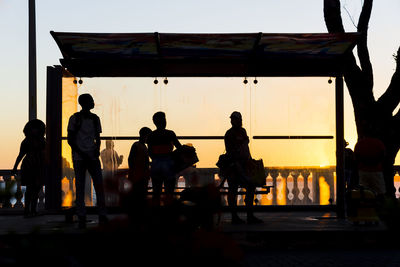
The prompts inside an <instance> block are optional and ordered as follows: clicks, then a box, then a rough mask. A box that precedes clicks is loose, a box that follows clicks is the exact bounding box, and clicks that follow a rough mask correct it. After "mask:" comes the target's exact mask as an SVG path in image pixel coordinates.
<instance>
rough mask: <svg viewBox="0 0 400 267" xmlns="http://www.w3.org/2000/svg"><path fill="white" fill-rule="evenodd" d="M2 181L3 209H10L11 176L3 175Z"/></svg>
mask: <svg viewBox="0 0 400 267" xmlns="http://www.w3.org/2000/svg"><path fill="white" fill-rule="evenodd" d="M3 180H4V185H5V186H4V199H3V208H12V205H11V196H12V194H11V189H12V188H11V187H12V181H11V176H10V175H3Z"/></svg>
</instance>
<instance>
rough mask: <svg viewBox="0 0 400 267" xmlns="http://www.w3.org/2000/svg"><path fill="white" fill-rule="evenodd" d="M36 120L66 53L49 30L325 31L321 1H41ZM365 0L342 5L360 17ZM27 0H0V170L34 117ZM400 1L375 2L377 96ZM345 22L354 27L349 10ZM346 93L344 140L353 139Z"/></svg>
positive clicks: (388, 70) (393, 44)
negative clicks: (50, 73)
mask: <svg viewBox="0 0 400 267" xmlns="http://www.w3.org/2000/svg"><path fill="white" fill-rule="evenodd" d="M36 2H37V5H36V10H37V56H38V62H37V67H38V117H39V118H41V119H43V120H44V119H45V88H46V66H48V65H57V64H59V58H60V57H61V54H60V52H59V50H58V47H57V46H56V44H55V42H54V41H53V39H52V38H51V36H50V34H49V31H51V30H54V31H76V32H154V31H158V32H260V31H261V32H274V33H277V32H326V28H325V24H324V20H323V11H322V10H323V6H322V3H323V1H322V0H307V1H298V0H279V1H278V0H258V1H251V0H250V1H239V0H229V1H226V0H214V1H209V0H203V1H187V0H186V1H183V0H182V1H178V0H170V1H164V0H160V1H150V0H147V1H128V0H114V1H105V0H79V1H78V0H70V1H61V0H37V1H36ZM361 2H362V1H360V0H345V1H342V4H344V5H345V6H346V8H347V9H348V11H349V12H350V13H351V15H353V16H354V17H355V19H357V18H358V13H359V11H360V3H361ZM27 6H28V1H27V0H0V34H1V42H0V79H1V81H2V86H1V91H0V99H1V100H2V101H1V106H0V111H1V114H2V115H1V117H0V123H1V125H3V128H2V131H1V132H0V146H1V148H2V151H7V153H4V152H3V153H1V154H2V155H0V168H11V167H12V166H11V165H12V163H13V161H14V159H15V156H16V155H17V153H18V145H19V142H20V141H21V139H22V138H23V135H22V127H23V125H24V124H25V123H26V120H27V118H28V103H27V92H28V82H27V78H28V64H27V63H28V53H27V51H28V43H27V40H28V16H27V15H28V9H27ZM399 13H400V1H398V0H385V1H375V3H374V9H373V13H372V18H371V22H370V34H369V48H370V53H371V59H372V63H373V66H374V72H375V84H376V87H375V94H376V95H377V96H379V95H380V94H381V93H382V92H383V91H384V89H385V88H386V86H387V85H388V83H389V81H390V77H391V75H392V73H393V70H394V60H393V58H392V56H391V55H392V54H393V53H394V52H395V51H396V50H397V48H398V47H399V45H400V16H398V14H399ZM343 18H344V21H345V27H346V30H348V31H355V27H354V26H353V25H352V24H351V22H350V20H349V16H348V15H347V13H346V12H345V11H344V10H343ZM352 120H353V118H352V108H351V104H350V102H349V99H348V97H347V95H346V138H347V136H348V137H349V138H350V139H351V141H353V139H352V136H354V125H353V123H352Z"/></svg>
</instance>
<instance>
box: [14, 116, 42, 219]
mask: <svg viewBox="0 0 400 267" xmlns="http://www.w3.org/2000/svg"><path fill="white" fill-rule="evenodd" d="M45 130H46V126H45V124H44V123H43V122H42V121H41V120H38V119H33V120H30V121H29V122H28V123H27V124H26V125H25V127H24V130H23V132H24V134H25V139H24V140H23V141H22V142H21V146H20V151H19V154H18V156H17V159H16V161H15V164H14V168H13V170H12V175H16V174H17V168H18V165H19V163H20V162H21V160H22V164H21V185H25V186H26V192H25V208H24V217H25V218H28V217H32V216H36V215H37V211H36V207H37V202H38V198H39V192H40V190H41V189H42V186H43V184H44V159H45V146H46V139H45V137H44V135H45Z"/></svg>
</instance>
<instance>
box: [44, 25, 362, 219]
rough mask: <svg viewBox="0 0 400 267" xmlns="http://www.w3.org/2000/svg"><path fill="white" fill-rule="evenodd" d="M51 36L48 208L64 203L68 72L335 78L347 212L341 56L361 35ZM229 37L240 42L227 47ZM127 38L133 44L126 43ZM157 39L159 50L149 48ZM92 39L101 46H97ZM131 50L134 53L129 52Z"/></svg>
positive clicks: (340, 194)
mask: <svg viewBox="0 0 400 267" xmlns="http://www.w3.org/2000/svg"><path fill="white" fill-rule="evenodd" d="M51 34H52V35H53V37H54V39H55V40H56V42H57V44H58V46H59V47H60V50H61V52H62V54H63V57H64V58H63V59H61V60H60V61H61V64H62V66H49V67H48V68H47V111H46V113H47V116H46V122H47V132H46V136H47V140H48V143H49V146H48V150H47V153H48V162H47V164H48V173H47V179H46V191H45V193H46V208H47V209H55V210H57V209H60V208H61V178H62V168H61V140H62V136H61V119H62V118H61V114H62V78H63V76H65V77H67V76H68V75H69V77H70V75H71V74H72V75H73V76H76V77H252V76H256V77H335V112H336V113H335V114H336V116H335V117H336V118H335V120H336V177H337V179H336V212H337V215H338V217H341V218H343V217H344V216H345V199H344V196H345V181H344V145H343V141H344V99H343V98H344V97H343V95H344V92H343V90H344V84H343V68H344V66H343V65H344V60H343V59H344V57H345V55H346V53H348V52H349V51H351V50H352V49H353V48H354V46H355V44H356V40H357V38H358V35H357V33H350V34H340V35H338V34H336V35H335V34H263V33H256V34H159V33H147V34H84V33H83V34H80V33H55V32H51ZM135 38H136V39H135ZM140 38H142V39H143V38H144V40H145V41H146V40H147V41H148V42H149V43H150V44H148V46H147V48H146V49H147V50H146V51H145V52H144V53H142V52H143V51H141V50H140V49H139V48H141V47H142V46H145V45H143V40H142V43H140V45H139V46H138V47H139V48H138V49H137V50H132V46H134V45H138V41H137V40H138V39H140ZM152 38H154V39H152ZM210 38H211V39H212V38H214V39H212V40H211V41H213V45H214V47H211V48H210V45H209V41H210ZM235 38H236V39H235ZM315 38H317V40H322V45H321V44H318V43H317V44H316V42H315ZM318 38H319V39H318ZM231 39H235V40H236V41H234V42H231V43H230V45H229V42H230V40H231ZM127 40H128V41H129V40H134V41H132V42H131V43H129V46H126V47H124V44H126V43H127ZM193 40H194V41H193ZM191 41H192V43H191ZM152 42H153V43H154V45H153V46H154V48H151V43H152ZM227 43H228V45H227ZM93 44H94V47H95V49H94V48H93V47H91V45H92V46H93ZM103 45H104V46H103ZM235 45H236V47H235ZM277 45H281V46H282V47H284V49H283V51H279V49H278V51H277V49H276V47H277ZM296 45H298V46H297V47H296ZM341 46H342V47H341ZM104 47H114V48H117V49H122V48H123V49H125V51H122V53H120V54H119V55H118V54H116V53H115V50H114V51H111V52H112V53H108V54H107V51H106V50H104ZM149 47H150V48H151V49H153V50H154V51H150V50H151V49H150V48H149ZM243 47H247V48H245V49H244V48H243ZM271 47H272V50H271ZM74 49H75V50H74ZM96 49H97V50H96ZM129 49H131V50H129ZM285 49H286V50H285ZM310 49H311V52H310ZM312 49H319V50H318V52H319V54H315V51H312ZM127 51H129V52H130V53H131V54H130V55H129V56H128V57H127V56H126V52H127ZM132 51H133V52H132ZM137 51H139V52H137ZM149 51H150V52H149ZM135 53H136V54H135ZM149 53H150V54H149ZM110 66H111V68H110ZM192 138H195V137H192Z"/></svg>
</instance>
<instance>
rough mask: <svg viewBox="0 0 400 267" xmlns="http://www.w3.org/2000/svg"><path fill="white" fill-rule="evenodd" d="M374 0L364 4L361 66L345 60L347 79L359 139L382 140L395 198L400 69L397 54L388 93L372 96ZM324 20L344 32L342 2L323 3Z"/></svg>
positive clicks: (389, 190)
mask: <svg viewBox="0 0 400 267" xmlns="http://www.w3.org/2000/svg"><path fill="white" fill-rule="evenodd" d="M372 4H373V0H365V1H364V4H363V8H362V11H361V15H360V18H359V21H358V25H357V30H358V32H359V33H360V35H361V36H360V39H359V41H358V43H357V52H358V53H357V54H358V59H359V62H360V66H358V65H357V63H356V59H355V57H354V54H353V53H350V54H349V55H348V57H347V59H346V64H345V67H346V69H345V71H344V78H345V82H346V85H347V88H348V90H349V94H350V97H351V100H352V103H353V108H354V116H355V123H356V128H357V134H358V139H360V138H363V137H365V136H372V137H375V138H378V139H380V140H381V141H382V142H383V143H384V145H385V148H386V156H385V160H384V164H383V173H384V179H385V185H386V191H387V194H388V195H390V196H392V197H394V196H395V188H394V179H393V177H394V169H393V165H394V161H395V158H396V155H397V153H398V151H399V148H400V142H399V138H400V112H398V113H397V114H396V115H394V116H393V112H394V109H395V108H396V107H397V105H398V104H399V102H400V67H399V65H400V64H399V54H400V49H399V50H398V51H397V57H396V62H397V68H396V71H395V73H394V74H393V78H392V80H391V83H390V85H389V87H388V89H387V90H386V91H385V93H384V94H383V95H382V96H381V97H380V98H379V99H378V100H375V98H374V95H373V87H374V83H373V70H372V65H371V61H370V58H369V52H368V46H367V36H368V24H369V20H370V16H371V11H372ZM324 18H325V24H326V26H327V29H328V31H329V32H330V33H342V32H344V28H343V24H342V18H341V12H340V1H339V0H324Z"/></svg>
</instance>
